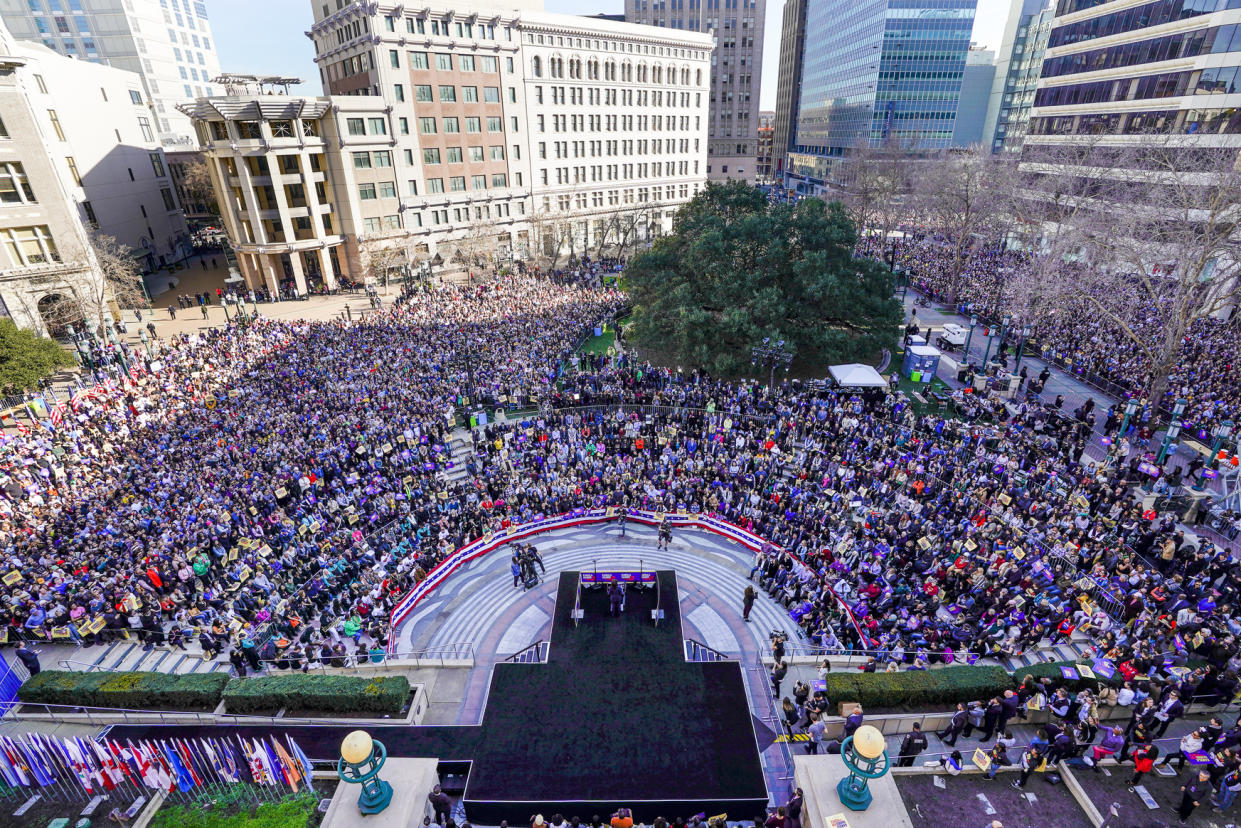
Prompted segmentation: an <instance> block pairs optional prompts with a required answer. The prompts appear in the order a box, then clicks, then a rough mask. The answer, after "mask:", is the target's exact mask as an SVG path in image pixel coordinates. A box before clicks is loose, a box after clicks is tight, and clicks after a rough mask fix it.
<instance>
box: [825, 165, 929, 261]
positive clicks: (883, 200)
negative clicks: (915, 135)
mask: <svg viewBox="0 0 1241 828" xmlns="http://www.w3.org/2000/svg"><path fill="white" fill-rule="evenodd" d="M915 163H916V161H915V157H914V154H913V148H912V147H911V146H910V145H909V144H907V143H900V142H897V141H896V140H892V141H889V142H887V143H885V144H884V145H883V146H880V147H871V146H869V144H865V145H863V146H859V147H858V148H857V149H856V150H854V151H853V152H852V153H850V155H849V156H848V158H847V160H846V161H845V162H844V163H843V164H841V165H840V175H839V183H840V184H841V186H842V187H843V193H842V197H841V201H842V202H843V203H844V205H845V209H846V210H847V211H848V213H849V218H851V219H852V220H853V223H854V224H855V225H856V226H857V228H858V232H859V233H866V232H873V233H876V234H878V236H879V257H880V258H881V259H882V258H883V256H884V254H885V253H886V252H887V247H888V236H889V235H890V234H891V233H892V231H894V230H895V229H896V228H897V227H899V226H900V224H901V223H902V222H903V221H904V220H905V219H906V218H907V217H908V216H909V208H910V191H911V188H912V184H913V167H914V164H915Z"/></svg>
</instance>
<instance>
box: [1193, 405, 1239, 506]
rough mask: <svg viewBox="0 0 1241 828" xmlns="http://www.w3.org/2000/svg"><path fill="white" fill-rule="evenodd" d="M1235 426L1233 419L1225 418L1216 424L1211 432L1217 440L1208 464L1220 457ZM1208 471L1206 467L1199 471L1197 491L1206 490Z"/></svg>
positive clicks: (1195, 486)
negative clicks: (1221, 450)
mask: <svg viewBox="0 0 1241 828" xmlns="http://www.w3.org/2000/svg"><path fill="white" fill-rule="evenodd" d="M1234 428H1236V423H1234V422H1233V421H1232V420H1224V421H1223V422H1221V423H1219V424H1218V425H1217V426H1215V429H1214V430H1213V431H1212V432H1211V434H1212V436H1214V437H1215V442H1213V443H1212V444H1211V458H1210V459H1209V460H1208V461H1207V465H1208V466H1209V465H1210V464H1211V463H1214V462H1215V461H1216V458H1218V457H1219V452H1220V449H1222V448H1223V447H1224V442H1225V441H1226V440H1227V439H1228V438H1229V437H1231V436H1232V430H1233V429H1234ZM1207 471H1208V469H1206V468H1204V469H1203V470H1202V471H1201V472H1199V476H1198V482H1197V483H1195V484H1194V491H1195V492H1202V491H1206V488H1207Z"/></svg>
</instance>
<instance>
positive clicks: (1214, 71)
mask: <svg viewBox="0 0 1241 828" xmlns="http://www.w3.org/2000/svg"><path fill="white" fill-rule="evenodd" d="M1238 68H1241V67H1237V66H1216V67H1212V68H1210V69H1203V70H1202V71H1201V72H1200V73H1198V72H1194V71H1189V72H1165V73H1163V74H1159V75H1147V76H1146V77H1141V78H1124V79H1122V80H1109V81H1097V82H1095V83H1077V84H1071V85H1069V86H1055V87H1047V88H1043V89H1040V90H1038V92H1037V93H1036V94H1035V97H1034V105H1035V106H1067V105H1070V104H1091V103H1110V102H1112V101H1134V100H1145V99H1148V98H1173V97H1177V96H1179V95H1186V94H1194V95H1229V94H1234V93H1237V92H1241V80H1239V79H1238V75H1237V71H1238ZM1195 75H1196V76H1197V79H1196V80H1195V79H1194V77H1195Z"/></svg>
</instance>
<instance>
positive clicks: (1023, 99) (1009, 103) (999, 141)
mask: <svg viewBox="0 0 1241 828" xmlns="http://www.w3.org/2000/svg"><path fill="white" fill-rule="evenodd" d="M1054 13H1055V12H1054V9H1053V8H1052V5H1051V0H1012V3H1011V5H1010V7H1009V10H1008V23H1007V24H1006V25H1005V27H1004V38H1003V40H1002V41H1001V43H1002V45H1001V46H1000V53H999V56H998V57H997V58H996V67H995V83H994V84H993V85H992V87H991V100H990V101H989V102H988V104H987V123H986V125H985V126H984V128H983V142H984V144H986V145H987V146H988V147H989V148H990V149H991V151H992V152H1020V151H1021V143H1022V141H1023V140H1024V139H1025V134H1026V124H1027V123H1029V121H1030V108H1031V107H1032V106H1033V105H1034V90H1035V89H1036V88H1037V87H1038V79H1039V75H1040V74H1041V70H1042V68H1043V52H1044V50H1045V49H1046V48H1047V40H1048V37H1049V36H1050V35H1051V21H1052V17H1053V15H1054Z"/></svg>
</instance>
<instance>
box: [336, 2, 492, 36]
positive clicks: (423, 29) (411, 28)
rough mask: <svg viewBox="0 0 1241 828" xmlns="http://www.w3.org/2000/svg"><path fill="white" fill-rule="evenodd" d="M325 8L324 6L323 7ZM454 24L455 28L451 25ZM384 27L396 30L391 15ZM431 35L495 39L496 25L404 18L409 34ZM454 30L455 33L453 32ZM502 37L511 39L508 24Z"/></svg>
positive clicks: (391, 30) (386, 17) (394, 20)
mask: <svg viewBox="0 0 1241 828" xmlns="http://www.w3.org/2000/svg"><path fill="white" fill-rule="evenodd" d="M324 8H325V9H326V8H327V7H326V6H325V7H324ZM454 25H455V27H456V28H455V29H454V28H453V26H454ZM384 28H385V29H386V30H388V31H390V32H395V31H396V18H394V17H392V16H391V15H387V16H385V17H384ZM428 28H429V29H430V33H431V34H433V35H440V36H442V37H454V36H455V37H470V38H473V37H477V38H478V39H479V40H495V39H496V27H495V26H493V25H491V24H490V23H455V24H453V23H451V22H450V21H448V20H439V19H436V18H432V19H430V20H428V19H426V18H422V17H407V18H405V31H406V32H407V33H409V34H427V29H428ZM454 31H455V33H456V34H455V35H454V34H453V33H454ZM504 39H505V40H512V39H513V30H512V29H510V28H509V27H508V26H505V27H504Z"/></svg>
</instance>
